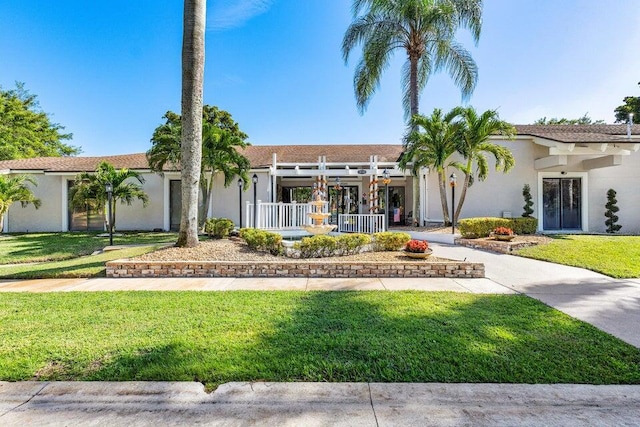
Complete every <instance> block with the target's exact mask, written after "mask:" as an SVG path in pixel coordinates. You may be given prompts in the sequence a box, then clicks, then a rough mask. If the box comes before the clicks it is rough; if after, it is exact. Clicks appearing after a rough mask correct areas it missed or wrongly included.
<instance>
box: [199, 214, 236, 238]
mask: <svg viewBox="0 0 640 427" xmlns="http://www.w3.org/2000/svg"><path fill="white" fill-rule="evenodd" d="M234 228H235V224H234V223H233V221H231V220H230V219H228V218H207V220H206V221H205V222H204V232H205V233H207V235H208V236H209V237H210V238H212V239H226V238H227V237H229V233H231V232H232V231H233V229H234Z"/></svg>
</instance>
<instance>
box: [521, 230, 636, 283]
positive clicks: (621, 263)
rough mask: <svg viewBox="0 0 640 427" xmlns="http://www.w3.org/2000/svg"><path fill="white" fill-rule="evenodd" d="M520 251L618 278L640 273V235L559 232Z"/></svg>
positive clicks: (532, 256) (538, 257)
mask: <svg viewBox="0 0 640 427" xmlns="http://www.w3.org/2000/svg"><path fill="white" fill-rule="evenodd" d="M517 254H518V255H521V256H524V257H528V258H535V259H540V260H543V261H550V262H555V263H558V264H565V265H572V266H575V267H582V268H587V269H589V270H593V271H597V272H599V273H602V274H606V275H607V276H611V277H615V278H635V277H640V262H638V260H640V236H584V235H566V236H556V237H554V241H553V242H551V243H549V244H546V245H539V246H533V247H530V248H524V249H521V250H519V251H518V252H517Z"/></svg>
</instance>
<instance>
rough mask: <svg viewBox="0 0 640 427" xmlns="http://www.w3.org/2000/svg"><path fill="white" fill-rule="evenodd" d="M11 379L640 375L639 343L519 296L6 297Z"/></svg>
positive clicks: (0, 368)
mask: <svg viewBox="0 0 640 427" xmlns="http://www.w3.org/2000/svg"><path fill="white" fill-rule="evenodd" d="M0 325H2V327H1V328H0V380H9V381H18V380H30V379H37V380H106V381H128V380H155V381H194V380H195V381H201V382H203V383H205V384H206V385H207V387H208V388H213V387H215V386H216V385H217V384H220V383H223V382H227V381H377V382H506V383H591V384H610V383H628V384H640V350H639V349H637V348H634V347H632V346H630V345H627V344H625V343H623V342H621V341H620V340H618V339H616V338H613V337H612V336H610V335H607V334H605V333H604V332H601V331H599V330H598V329H596V328H595V327H593V326H590V325H588V324H586V323H583V322H580V321H577V320H575V319H573V318H571V317H569V316H567V315H565V314H563V313H561V312H559V311H556V310H554V309H552V308H550V307H548V306H546V305H544V304H542V303H539V302H537V301H535V300H533V299H531V298H528V297H525V296H521V295H506V296H505V295H470V294H456V293H446V292H434V293H425V292H378V291H367V292H308V293H307V292H100V293H90V292H87V293H51V294H26V293H19V294H12V293H5V294H0Z"/></svg>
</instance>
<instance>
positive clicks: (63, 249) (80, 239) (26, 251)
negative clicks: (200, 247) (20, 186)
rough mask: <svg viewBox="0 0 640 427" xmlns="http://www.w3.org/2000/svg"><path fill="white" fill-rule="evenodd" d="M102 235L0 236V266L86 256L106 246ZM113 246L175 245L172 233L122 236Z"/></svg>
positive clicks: (32, 234) (175, 236) (48, 234)
mask: <svg viewBox="0 0 640 427" xmlns="http://www.w3.org/2000/svg"><path fill="white" fill-rule="evenodd" d="M98 234H103V233H28V234H9V235H0V264H15V263H25V262H45V261H60V260H65V259H70V258H77V257H79V256H83V255H89V254H91V253H93V252H95V251H97V250H101V249H102V248H104V247H105V246H108V245H109V237H97V235H98ZM123 234H124V235H123V236H114V238H113V244H114V245H132V244H148V245H154V244H158V243H169V242H175V241H176V240H177V239H178V235H177V234H176V233H151V232H140V233H135V232H124V233H123Z"/></svg>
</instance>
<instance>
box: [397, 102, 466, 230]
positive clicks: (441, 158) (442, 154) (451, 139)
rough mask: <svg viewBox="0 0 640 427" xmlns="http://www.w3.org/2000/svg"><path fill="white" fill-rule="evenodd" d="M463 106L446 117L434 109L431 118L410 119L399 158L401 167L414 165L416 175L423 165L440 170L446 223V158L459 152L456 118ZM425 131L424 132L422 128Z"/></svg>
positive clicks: (412, 166)
mask: <svg viewBox="0 0 640 427" xmlns="http://www.w3.org/2000/svg"><path fill="white" fill-rule="evenodd" d="M461 112H462V108H460V107H457V108H454V109H453V110H451V111H450V112H449V113H447V115H445V116H443V114H442V111H441V110H440V109H439V108H436V109H434V110H433V113H432V114H431V116H430V117H427V116H423V115H420V114H416V115H415V116H413V118H412V119H411V127H412V128H414V129H415V130H414V131H412V132H411V133H410V134H409V135H408V136H407V138H406V142H405V150H404V153H403V154H402V157H401V158H400V162H399V166H400V168H401V169H403V170H404V169H406V168H407V167H409V165H411V170H412V172H413V175H414V176H417V175H418V173H419V171H420V168H423V167H427V168H430V169H433V170H435V171H436V172H437V173H438V187H439V189H440V203H441V205H442V215H443V218H444V221H445V224H449V223H450V222H451V218H450V216H449V206H448V202H447V186H446V181H447V177H446V174H445V168H446V167H447V166H448V164H447V161H448V160H449V158H450V157H451V155H452V154H453V153H455V152H456V147H457V145H456V143H457V138H459V136H460V130H461V128H462V127H461V124H460V123H459V122H456V121H454V119H455V118H456V117H458V116H459V115H460V113H461ZM421 130H422V131H421Z"/></svg>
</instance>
